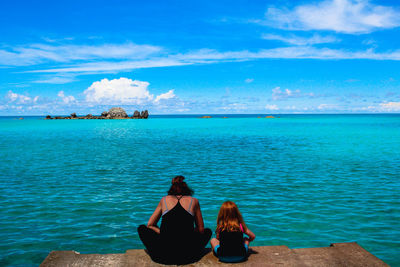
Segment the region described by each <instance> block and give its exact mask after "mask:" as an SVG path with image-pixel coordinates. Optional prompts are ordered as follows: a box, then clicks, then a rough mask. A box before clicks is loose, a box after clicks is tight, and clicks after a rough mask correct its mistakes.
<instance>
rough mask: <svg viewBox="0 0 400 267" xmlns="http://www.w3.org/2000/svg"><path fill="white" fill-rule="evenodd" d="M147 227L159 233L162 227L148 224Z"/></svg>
mask: <svg viewBox="0 0 400 267" xmlns="http://www.w3.org/2000/svg"><path fill="white" fill-rule="evenodd" d="M147 228H150V229H151V230H153V231H154V232H156V233H157V234H159V233H160V228H158V227H157V226H152V225H150V226H147Z"/></svg>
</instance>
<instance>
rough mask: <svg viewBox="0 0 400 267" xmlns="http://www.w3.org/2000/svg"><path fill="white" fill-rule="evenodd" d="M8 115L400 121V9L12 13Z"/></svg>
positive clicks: (329, 1)
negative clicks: (369, 116)
mask: <svg viewBox="0 0 400 267" xmlns="http://www.w3.org/2000/svg"><path fill="white" fill-rule="evenodd" d="M0 25H1V27H0V115H46V114H52V115H55V114H69V113H71V112H77V113H78V114H87V113H92V114H100V113H101V112H102V111H103V110H107V109H109V108H110V107H112V106H122V107H124V108H125V109H126V110H127V111H128V112H129V113H132V112H133V111H134V110H136V109H139V110H141V109H148V110H149V111H150V114H203V113H263V114H270V113H273V114H276V113H385V112H400V4H399V2H398V1H394V0H392V1H389V0H381V1H378V0H376V1H372V0H371V1H367V0H325V1H300V0H299V1H286V0H275V1H101V0H100V1H99V0H97V1H75V0H70V1H18V0H16V1H4V2H2V6H1V9H0Z"/></svg>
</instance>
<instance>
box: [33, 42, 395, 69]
mask: <svg viewBox="0 0 400 267" xmlns="http://www.w3.org/2000/svg"><path fill="white" fill-rule="evenodd" d="M269 58H276V59H322V60H329V59H370V60H400V50H395V51H391V52H386V53H385V52H380V53H378V52H375V51H374V50H373V49H368V50H362V51H348V50H344V49H330V48H316V47H311V46H291V47H279V48H273V49H262V50H259V51H255V52H251V51H248V50H242V51H225V52H220V51H218V50H213V49H201V50H197V51H191V52H188V53H184V54H170V55H167V56H166V57H153V58H151V59H146V60H134V61H119V62H116V61H101V62H89V63H77V64H71V65H68V66H64V67H55V68H48V69H38V70H33V71H26V72H30V73H77V74H94V73H118V72H120V71H129V70H134V69H143V68H156V67H171V66H184V65H193V64H215V63H220V62H229V61H251V60H257V59H269Z"/></svg>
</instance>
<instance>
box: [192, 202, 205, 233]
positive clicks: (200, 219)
mask: <svg viewBox="0 0 400 267" xmlns="http://www.w3.org/2000/svg"><path fill="white" fill-rule="evenodd" d="M194 217H195V218H194V221H195V223H196V229H197V231H199V232H200V233H203V232H204V222H203V215H202V214H201V210H200V203H199V201H198V200H197V199H196V198H194Z"/></svg>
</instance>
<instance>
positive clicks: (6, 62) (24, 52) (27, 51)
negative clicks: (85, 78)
mask: <svg viewBox="0 0 400 267" xmlns="http://www.w3.org/2000/svg"><path fill="white" fill-rule="evenodd" d="M160 51H161V48H160V47H158V46H152V45H137V44H134V43H126V44H102V45H56V44H54V45H49V44H31V45H27V46H15V47H3V48H2V49H0V65H3V66H29V65H37V64H41V63H46V62H58V63H68V62H73V61H74V62H75V61H81V60H82V61H88V60H102V59H103V60H104V59H114V60H115V59H118V60H122V59H124V60H126V59H143V58H146V57H148V56H149V55H154V54H157V53H158V52H160Z"/></svg>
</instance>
